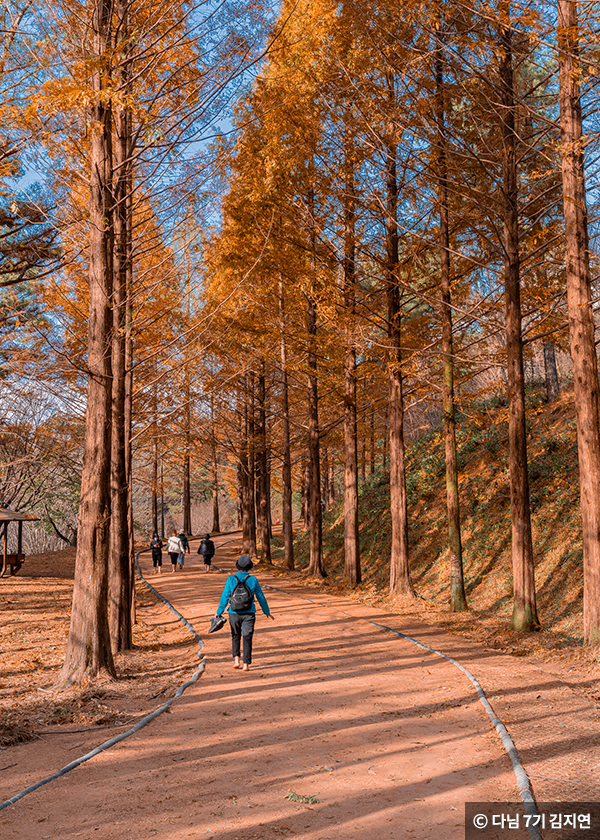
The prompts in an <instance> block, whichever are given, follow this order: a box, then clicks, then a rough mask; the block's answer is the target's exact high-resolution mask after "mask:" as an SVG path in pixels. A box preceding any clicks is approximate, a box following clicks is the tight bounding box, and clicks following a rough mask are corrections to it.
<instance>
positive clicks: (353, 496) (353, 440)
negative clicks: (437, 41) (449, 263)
mask: <svg viewBox="0 0 600 840" xmlns="http://www.w3.org/2000/svg"><path fill="white" fill-rule="evenodd" d="M347 117H348V115H347ZM344 133H345V136H344V146H345V149H344V155H345V160H344V168H345V178H344V181H345V183H344V198H343V206H344V265H343V269H344V306H345V309H346V316H347V317H349V318H350V319H351V320H352V321H354V319H355V317H356V265H355V260H356V233H355V227H356V195H355V187H354V148H353V140H352V136H351V129H350V127H349V126H348V118H347V119H346V126H345V132H344ZM363 469H364V462H363ZM344 571H345V575H346V580H347V581H348V583H349V584H350V586H357V585H358V584H359V583H360V581H361V569H360V532H359V529H358V441H357V418H356V348H355V345H354V336H353V331H352V326H350V325H349V326H348V328H347V330H346V347H345V350H344Z"/></svg>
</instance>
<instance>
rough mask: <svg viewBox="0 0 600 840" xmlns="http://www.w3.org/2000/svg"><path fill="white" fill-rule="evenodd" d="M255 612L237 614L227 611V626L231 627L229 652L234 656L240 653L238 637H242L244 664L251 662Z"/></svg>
mask: <svg viewBox="0 0 600 840" xmlns="http://www.w3.org/2000/svg"><path fill="white" fill-rule="evenodd" d="M255 621H256V614H255V613H244V614H242V615H237V614H236V613H229V626H230V627H231V652H232V654H233V656H234V658H235V657H236V656H239V655H240V639H242V638H243V639H244V664H245V665H250V663H251V662H252V634H253V633H254V622H255Z"/></svg>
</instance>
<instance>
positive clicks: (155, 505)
mask: <svg viewBox="0 0 600 840" xmlns="http://www.w3.org/2000/svg"><path fill="white" fill-rule="evenodd" d="M150 493H151V496H152V531H153V533H154V534H160V530H159V527H158V388H157V386H156V385H154V387H153V390H152V486H151V488H150ZM163 536H164V535H163Z"/></svg>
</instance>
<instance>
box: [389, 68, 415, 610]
mask: <svg viewBox="0 0 600 840" xmlns="http://www.w3.org/2000/svg"><path fill="white" fill-rule="evenodd" d="M386 85H387V92H388V99H389V102H390V106H391V108H390V110H392V108H393V104H394V98H395V92H394V78H393V76H392V74H391V73H389V72H388V73H387V74H386ZM392 132H393V127H392V128H391V130H390V137H389V138H388V140H387V143H386V147H385V156H386V157H385V168H386V210H387V213H386V237H385V239H386V274H385V279H386V291H387V302H388V339H389V355H388V376H389V386H390V391H389V403H388V406H389V414H388V417H389V444H390V513H391V523H392V546H391V558H390V594H391V595H401V594H402V595H411V596H414V594H415V592H414V588H413V584H412V579H411V574H410V564H409V553H408V504H407V499H406V459H405V451H404V397H403V392H402V333H401V315H402V310H401V307H400V285H399V282H398V276H397V272H398V219H397V213H398V182H397V177H396V154H397V151H396V144H395V143H394V142H393V140H392V136H393V134H392Z"/></svg>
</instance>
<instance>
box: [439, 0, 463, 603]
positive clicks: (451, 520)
mask: <svg viewBox="0 0 600 840" xmlns="http://www.w3.org/2000/svg"><path fill="white" fill-rule="evenodd" d="M437 15H438V22H437V23H438V32H437V37H438V47H437V49H436V57H435V75H436V122H437V142H438V149H437V158H438V160H437V170H438V202H439V214H440V257H441V260H440V280H441V293H442V371H443V372H442V409H443V413H444V449H445V456H446V517H447V521H448V545H449V549H450V610H451V611H452V612H464V611H465V610H466V609H467V599H466V596H465V585H464V576H463V560H462V540H461V530H460V507H459V498H458V463H457V459H456V412H455V406H454V349H453V334H452V295H451V291H450V270H451V267H450V232H449V225H448V161H447V139H446V96H445V80H444V69H445V68H444V52H443V49H444V48H443V38H444V33H443V31H442V25H441V16H440V11H439V6H438V7H437Z"/></svg>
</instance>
